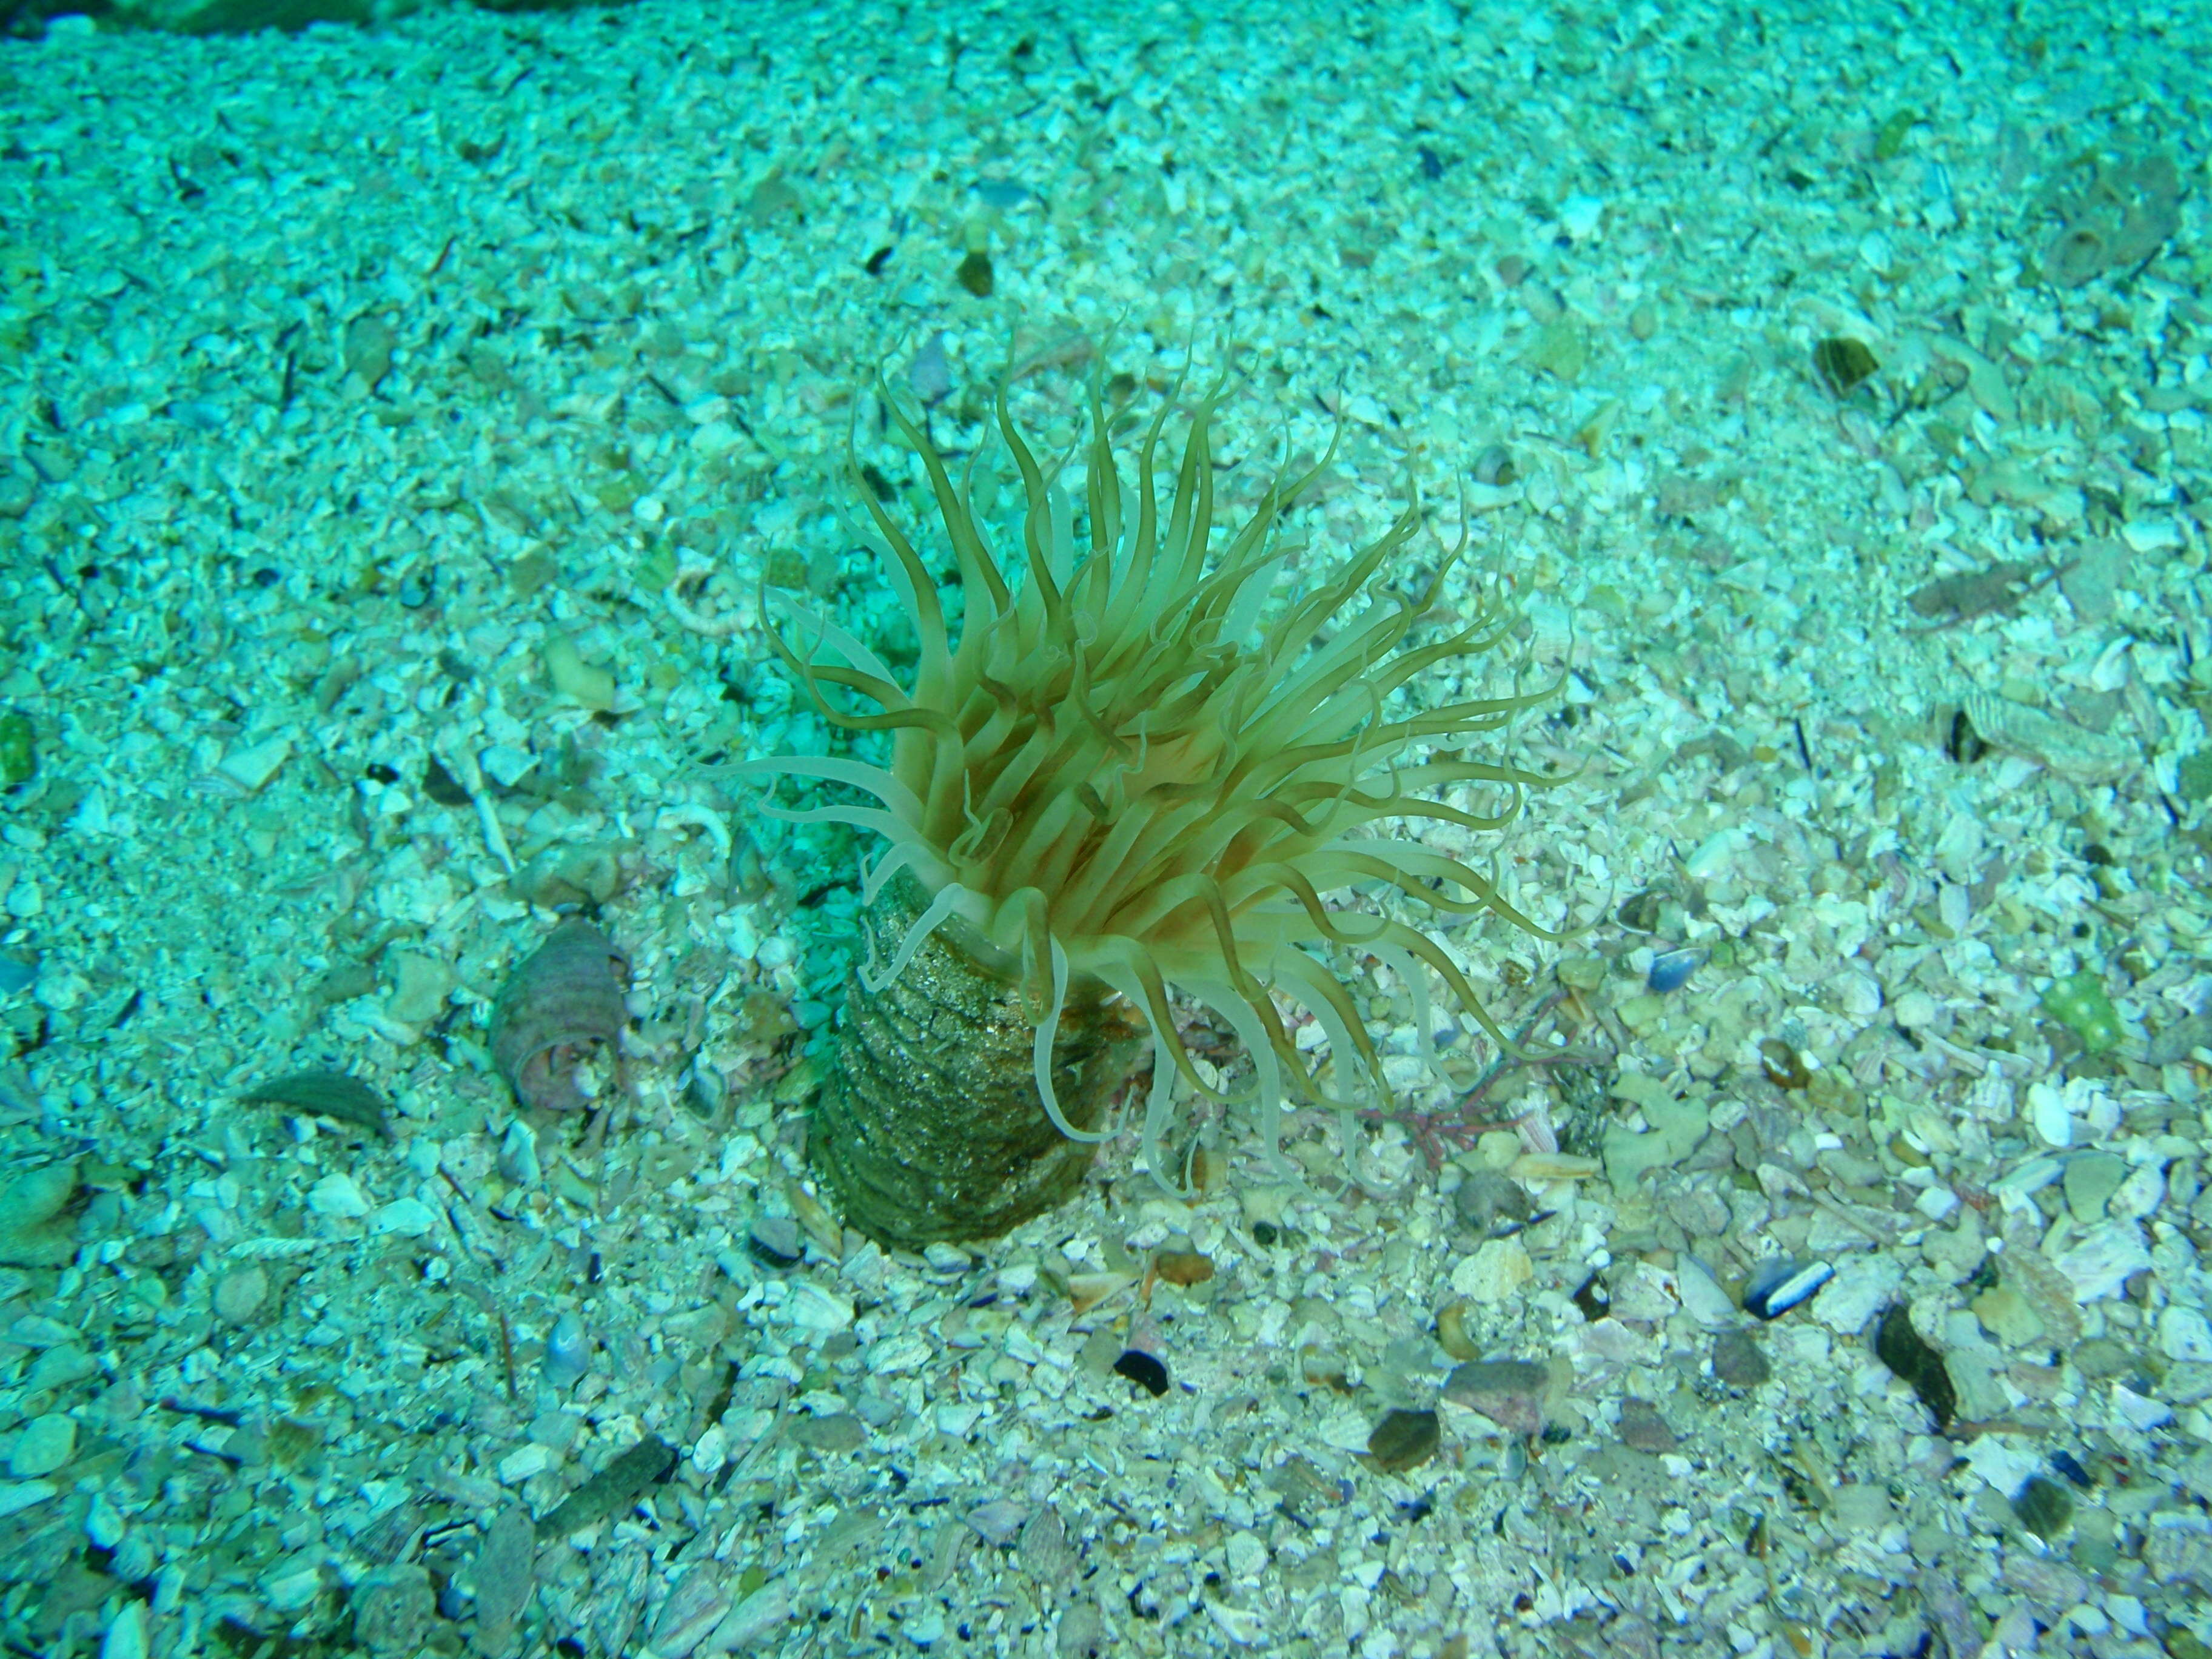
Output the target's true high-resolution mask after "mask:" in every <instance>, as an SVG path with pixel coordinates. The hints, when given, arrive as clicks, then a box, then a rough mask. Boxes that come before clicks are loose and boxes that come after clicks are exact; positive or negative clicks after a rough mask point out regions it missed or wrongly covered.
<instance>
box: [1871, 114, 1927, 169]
mask: <svg viewBox="0 0 2212 1659" xmlns="http://www.w3.org/2000/svg"><path fill="white" fill-rule="evenodd" d="M1920 119H1921V117H1920V112H1919V111H1918V110H1917V109H1901V110H1899V111H1898V112H1897V113H1896V114H1894V115H1893V116H1891V117H1890V118H1889V119H1887V121H1884V122H1883V123H1882V124H1881V131H1879V132H1877V133H1875V136H1874V159H1875V161H1894V160H1895V159H1896V158H1897V155H1898V153H1899V151H1901V150H1902V149H1904V148H1905V139H1906V137H1908V136H1909V135H1910V134H1911V131H1912V129H1913V128H1915V127H1917V126H1918V125H1920Z"/></svg>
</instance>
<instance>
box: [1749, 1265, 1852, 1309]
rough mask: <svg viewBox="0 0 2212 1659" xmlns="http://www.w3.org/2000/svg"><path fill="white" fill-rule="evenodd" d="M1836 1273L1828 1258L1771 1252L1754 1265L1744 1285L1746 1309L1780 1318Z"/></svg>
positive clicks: (1809, 1296)
mask: <svg viewBox="0 0 2212 1659" xmlns="http://www.w3.org/2000/svg"><path fill="white" fill-rule="evenodd" d="M1835 1276H1836V1270H1835V1269H1834V1268H1833V1267H1830V1266H1829V1265H1828V1264H1827V1263H1826V1262H1825V1261H1794V1260H1792V1259H1791V1258H1790V1257H1789V1256H1786V1255H1775V1256H1769V1257H1768V1258H1767V1259H1766V1260H1765V1261H1762V1262H1760V1263H1759V1266H1758V1267H1754V1268H1753V1269H1752V1273H1751V1278H1750V1279H1749V1281H1748V1282H1747V1283H1746V1284H1745V1285H1744V1287H1743V1310H1744V1311H1745V1312H1746V1313H1747V1314H1749V1315H1751V1316H1752V1317H1753V1318H1754V1319H1779V1318H1781V1317H1782V1316H1783V1315H1784V1314H1786V1313H1788V1312H1789V1311H1790V1310H1791V1309H1792V1308H1794V1307H1796V1305H1797V1304H1799V1303H1801V1302H1808V1301H1810V1300H1811V1299H1812V1297H1813V1296H1814V1293H1815V1292H1816V1291H1819V1290H1820V1286H1821V1285H1825V1284H1826V1283H1827V1282H1828V1281H1829V1280H1830V1279H1833V1278H1834V1277H1835Z"/></svg>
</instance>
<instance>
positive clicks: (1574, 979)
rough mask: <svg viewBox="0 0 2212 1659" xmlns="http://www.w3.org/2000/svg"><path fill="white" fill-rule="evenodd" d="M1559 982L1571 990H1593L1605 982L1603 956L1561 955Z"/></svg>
mask: <svg viewBox="0 0 2212 1659" xmlns="http://www.w3.org/2000/svg"><path fill="white" fill-rule="evenodd" d="M1559 983H1560V984H1562V985H1564V986H1565V987H1567V988H1568V989H1570V990H1573V991H1595V990H1596V989H1597V987H1599V986H1601V985H1602V984H1604V983H1605V958H1604V957H1599V956H1590V955H1588V954H1583V955H1577V956H1571V957H1560V958H1559Z"/></svg>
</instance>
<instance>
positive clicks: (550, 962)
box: [491, 921, 629, 1112]
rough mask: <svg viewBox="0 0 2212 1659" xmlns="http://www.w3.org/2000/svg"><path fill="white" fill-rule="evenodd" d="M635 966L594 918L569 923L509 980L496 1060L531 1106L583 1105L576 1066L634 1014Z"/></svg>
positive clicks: (497, 1015)
mask: <svg viewBox="0 0 2212 1659" xmlns="http://www.w3.org/2000/svg"><path fill="white" fill-rule="evenodd" d="M628 970H629V964H628V963H626V962H625V961H624V960H623V955H622V952H621V951H617V949H616V948H615V945H614V941H613V940H612V939H609V938H608V937H607V936H606V935H605V933H602V932H600V931H599V929H598V928H597V927H593V926H592V924H591V923H590V922H588V921H564V922H562V924H561V925H560V926H559V927H556V928H555V929H554V930H553V933H552V936H551V937H550V938H549V939H547V940H546V941H545V943H544V945H540V946H539V947H538V950H537V951H536V953H535V954H533V955H532V956H531V957H529V958H528V959H527V960H526V961H525V962H524V963H522V965H521V966H520V967H519V968H517V969H515V970H514V972H513V974H512V975H509V976H508V979H507V983H506V984H505V985H503V986H501V987H500V993H499V997H498V1000H496V1001H495V1002H494V1003H493V1004H492V1010H491V1057H492V1062H493V1064H494V1065H495V1066H498V1067H499V1074H500V1075H501V1077H503V1078H505V1079H507V1085H508V1086H509V1087H510V1088H512V1089H513V1091H514V1097H515V1098H516V1099H517V1100H519V1101H520V1102H521V1103H523V1104H524V1105H526V1106H537V1107H542V1108H544V1109H547V1110H549V1111H556V1112H559V1111H573V1110H574V1109H576V1108H577V1107H580V1106H581V1105H583V1104H584V1097H583V1094H582V1092H581V1091H580V1090H578V1088H577V1087H576V1066H577V1065H578V1063H579V1062H580V1060H582V1058H583V1051H584V1049H585V1048H587V1047H588V1046H589V1045H590V1044H592V1043H594V1042H613V1041H614V1040H615V1038H616V1037H617V1036H618V1035H620V1033H621V1031H622V1028H623V1024H625V1022H627V1021H628V1019H629V1010H628V1009H627V1008H625V1007H624V1006H623V985H624V982H625V981H626V980H627V979H628V977H629V971H628Z"/></svg>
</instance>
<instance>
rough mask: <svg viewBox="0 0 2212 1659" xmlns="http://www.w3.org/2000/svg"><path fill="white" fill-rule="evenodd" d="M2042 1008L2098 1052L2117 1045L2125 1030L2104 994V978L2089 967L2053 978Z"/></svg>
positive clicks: (2105, 1051)
mask: <svg viewBox="0 0 2212 1659" xmlns="http://www.w3.org/2000/svg"><path fill="white" fill-rule="evenodd" d="M2042 1006H2043V1012H2045V1013H2046V1014H2048V1015H2050V1016H2051V1018H2053V1019H2055V1020H2057V1022H2058V1023H2059V1024H2061V1025H2063V1026H2064V1027H2065V1028H2066V1029H2067V1030H2069V1031H2071V1032H2073V1033H2074V1035H2075V1036H2077V1037H2079V1038H2081V1047H2082V1048H2084V1049H2085V1050H2087V1052H2088V1053H2090V1054H2105V1053H2107V1052H2109V1051H2110V1050H2112V1049H2114V1048H2118V1047H2119V1046H2120V1042H2121V1040H2122V1039H2123V1038H2124V1037H2125V1036H2126V1035H2127V1033H2126V1032H2125V1031H2124V1030H2122V1029H2121V1027H2120V1016H2119V1013H2118V1010H2116V1009H2115V1008H2114V1007H2113V1006H2112V998H2110V997H2108V996H2106V994H2105V982H2104V980H2103V978H2102V976H2101V975H2099V974H2098V973H2096V971H2095V970H2094V969H2088V968H2084V969H2082V970H2081V972H2080V973H2078V974H2074V975H2069V976H2068V977H2067V978H2065V979H2062V980H2054V981H2052V982H2051V988H2050V989H2049V990H2047V991H2045V993H2044V994H2043V1004H2042Z"/></svg>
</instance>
